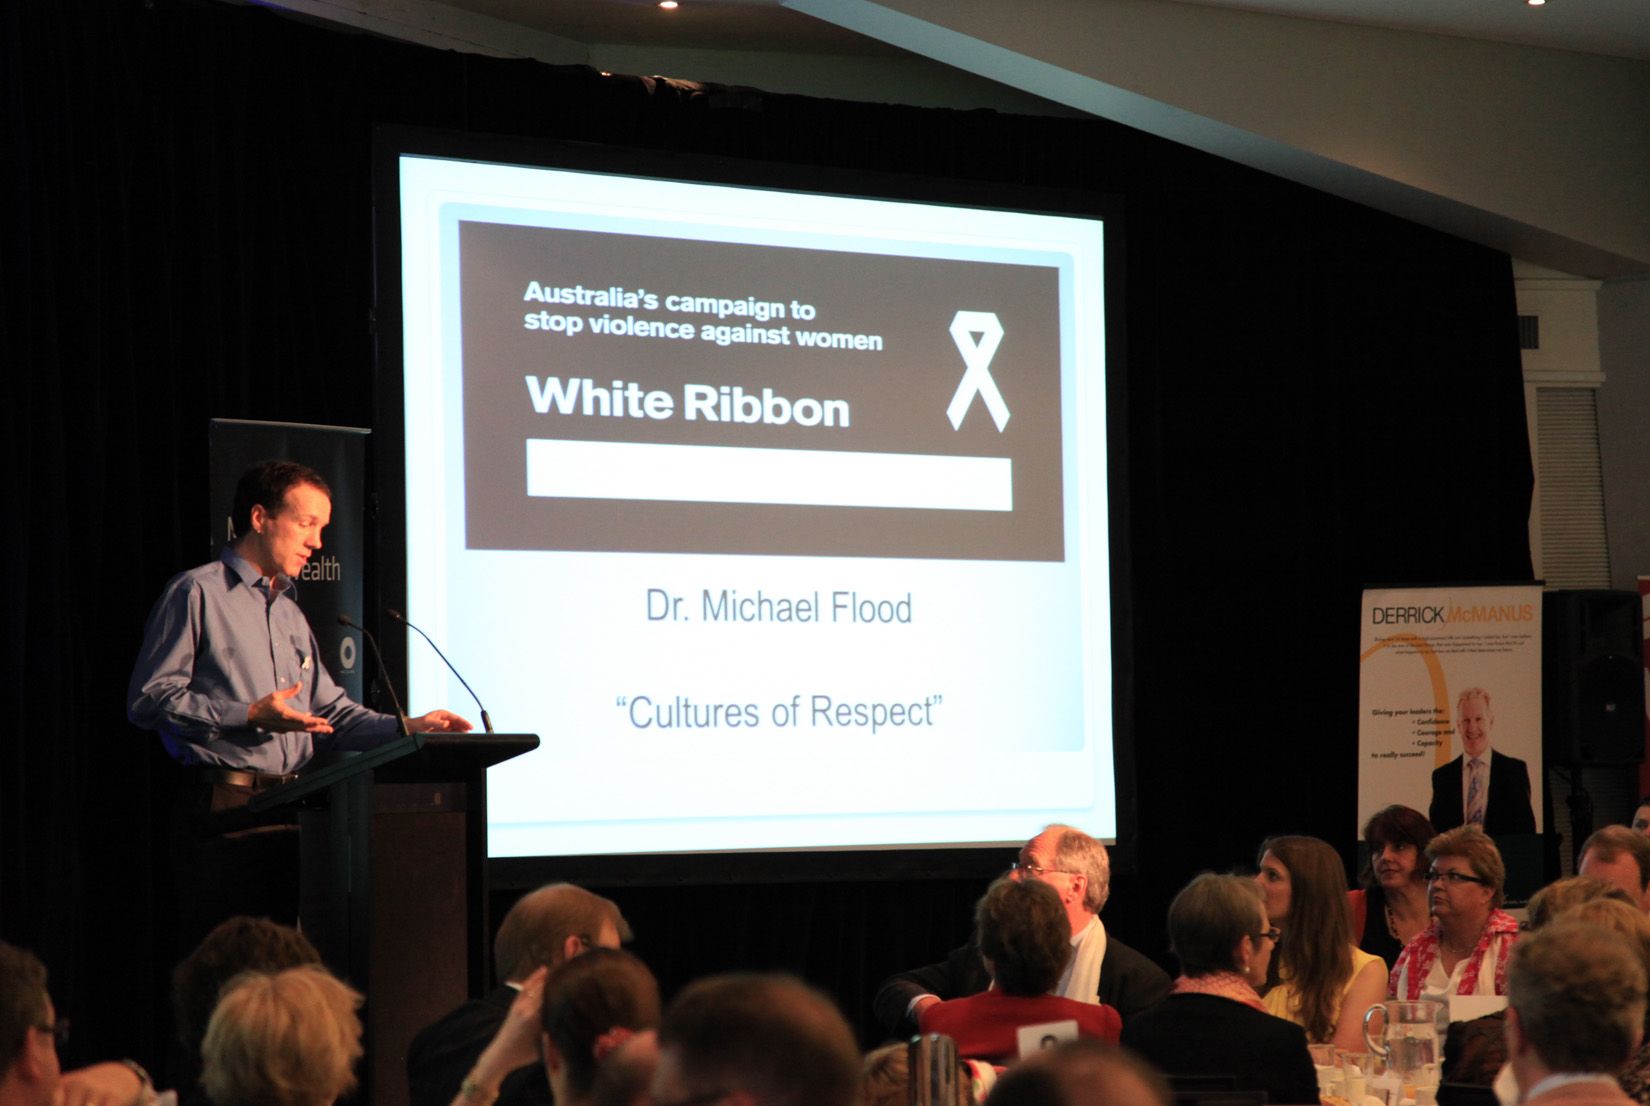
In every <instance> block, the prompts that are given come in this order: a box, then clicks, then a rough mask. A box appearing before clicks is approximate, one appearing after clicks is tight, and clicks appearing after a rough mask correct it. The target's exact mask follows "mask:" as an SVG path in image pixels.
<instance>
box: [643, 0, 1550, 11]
mask: <svg viewBox="0 0 1650 1106" xmlns="http://www.w3.org/2000/svg"><path fill="white" fill-rule="evenodd" d="M1531 2H1532V3H1533V2H1534V0H1531ZM659 6H660V7H661V8H663V9H665V11H667V12H673V11H675V10H676V9H677V8H679V7H681V6H682V5H680V4H678V3H677V2H676V0H659Z"/></svg>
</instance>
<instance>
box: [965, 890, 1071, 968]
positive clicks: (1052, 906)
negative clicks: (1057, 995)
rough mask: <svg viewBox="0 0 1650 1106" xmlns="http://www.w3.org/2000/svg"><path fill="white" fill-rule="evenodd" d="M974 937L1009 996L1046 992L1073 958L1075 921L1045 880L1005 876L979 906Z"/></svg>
mask: <svg viewBox="0 0 1650 1106" xmlns="http://www.w3.org/2000/svg"><path fill="white" fill-rule="evenodd" d="M974 940H975V942H976V943H977V944H978V945H979V947H980V955H981V956H984V957H985V958H986V960H988V961H989V962H990V964H991V970H992V978H993V979H994V980H996V983H997V987H998V989H999V990H1001V991H1002V992H1003V993H1004V994H1006V995H1025V996H1035V995H1046V994H1047V993H1048V992H1049V991H1051V990H1053V989H1054V985H1055V984H1056V983H1058V982H1060V973H1061V972H1064V971H1065V970H1066V964H1067V963H1069V962H1070V960H1071V923H1070V922H1069V921H1068V920H1067V918H1066V910H1065V907H1064V906H1062V905H1061V903H1060V896H1059V894H1058V893H1057V892H1056V891H1055V890H1054V888H1052V887H1050V886H1049V885H1048V884H1046V883H1042V882H1039V881H1038V880H1034V879H1025V880H1014V879H1009V878H1007V877H1006V876H1005V877H1003V878H1001V879H998V880H997V881H995V882H994V883H992V885H991V886H990V887H989V888H987V889H986V892H985V894H984V895H982V896H980V901H979V902H978V903H977V904H975V907H974Z"/></svg>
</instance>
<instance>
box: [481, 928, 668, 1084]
mask: <svg viewBox="0 0 1650 1106" xmlns="http://www.w3.org/2000/svg"><path fill="white" fill-rule="evenodd" d="M658 1025H659V984H658V983H657V982H656V981H655V980H654V978H653V973H652V972H650V971H648V970H647V965H645V964H643V963H642V962H641V961H640V960H638V959H636V958H635V957H634V956H632V955H631V954H630V953H628V952H624V951H623V950H620V949H603V948H598V949H592V950H590V951H589V952H587V953H585V954H584V955H582V956H578V957H576V958H574V959H570V960H564V961H563V962H562V963H560V964H558V965H557V966H556V967H555V968H553V969H549V970H548V971H547V970H545V969H543V968H540V969H538V970H536V971H535V972H534V973H533V974H532V975H530V976H528V978H527V979H526V981H524V983H523V985H522V988H521V991H520V993H519V994H518V995H517V997H516V999H515V1001H514V1002H513V1003H511V1006H510V1011H509V1014H508V1016H507V1017H506V1018H505V1021H504V1024H503V1025H502V1026H501V1027H500V1028H499V1031H498V1033H497V1034H496V1035H495V1036H494V1037H493V1039H492V1040H491V1041H490V1042H488V1044H487V1046H486V1048H484V1049H482V1051H481V1055H480V1056H479V1057H478V1058H477V1059H476V1063H475V1066H474V1067H473V1068H471V1069H470V1072H469V1074H467V1075H466V1076H465V1077H464V1079H463V1081H462V1082H461V1083H460V1085H459V1091H458V1094H457V1095H456V1096H454V1098H453V1106H489V1104H490V1103H492V1102H493V1101H495V1100H496V1099H497V1098H498V1096H499V1087H500V1085H501V1084H502V1083H503V1081H504V1079H505V1078H506V1077H507V1076H508V1075H509V1074H510V1073H511V1072H513V1071H517V1070H519V1069H521V1068H523V1067H525V1066H527V1065H530V1064H533V1063H534V1062H535V1061H542V1062H543V1065H544V1069H545V1072H546V1073H547V1074H548V1078H549V1085H550V1092H551V1095H552V1097H553V1098H554V1099H555V1102H556V1104H557V1106H589V1104H590V1102H591V1100H592V1097H593V1089H594V1087H595V1083H596V1076H597V1074H598V1072H599V1071H600V1070H601V1068H602V1066H603V1063H604V1061H606V1059H607V1058H608V1056H609V1054H610V1053H612V1052H614V1051H615V1050H616V1049H618V1048H619V1046H620V1045H622V1044H624V1043H626V1042H627V1041H629V1040H630V1039H631V1038H632V1037H633V1036H634V1035H635V1034H637V1033H646V1032H650V1031H652V1030H654V1029H656V1028H657V1027H658Z"/></svg>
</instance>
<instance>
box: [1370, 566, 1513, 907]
mask: <svg viewBox="0 0 1650 1106" xmlns="http://www.w3.org/2000/svg"><path fill="white" fill-rule="evenodd" d="M1541 606H1542V598H1541V588H1540V587H1539V586H1536V585H1528V586H1512V587H1436V588H1382V589H1370V590H1367V591H1365V592H1364V595H1363V611H1362V622H1361V642H1360V649H1359V662H1360V664H1359V688H1358V719H1359V721H1358V829H1359V831H1360V832H1361V831H1362V828H1363V825H1364V823H1365V822H1367V821H1368V819H1369V817H1370V815H1372V814H1374V813H1375V812H1376V811H1378V810H1381V809H1382V808H1383V807H1386V806H1389V805H1391V804H1393V803H1401V804H1403V805H1404V806H1408V807H1413V808H1414V809H1416V810H1419V811H1421V812H1422V813H1423V814H1426V815H1427V817H1428V818H1429V819H1430V820H1431V821H1432V823H1433V828H1434V829H1436V830H1438V831H1440V832H1442V831H1443V830H1446V829H1452V828H1454V827H1455V826H1459V825H1462V824H1463V823H1466V822H1472V823H1475V824H1477V825H1480V826H1482V827H1483V829H1484V831H1485V832H1486V833H1488V834H1489V835H1490V836H1491V837H1493V838H1495V839H1496V844H1497V845H1498V846H1500V848H1501V852H1502V855H1503V857H1504V858H1505V859H1506V861H1507V868H1508V885H1509V886H1508V890H1509V892H1510V893H1516V892H1517V891H1518V890H1520V889H1521V885H1524V884H1525V883H1526V882H1527V881H1528V880H1534V881H1536V882H1535V884H1532V886H1533V885H1539V880H1540V875H1541V872H1540V849H1539V845H1538V838H1537V837H1536V834H1538V833H1539V832H1540V831H1541V829H1542V828H1543V827H1542V820H1543V819H1542V782H1543V777H1542V760H1541V757H1542V748H1541V727H1542V704H1541Z"/></svg>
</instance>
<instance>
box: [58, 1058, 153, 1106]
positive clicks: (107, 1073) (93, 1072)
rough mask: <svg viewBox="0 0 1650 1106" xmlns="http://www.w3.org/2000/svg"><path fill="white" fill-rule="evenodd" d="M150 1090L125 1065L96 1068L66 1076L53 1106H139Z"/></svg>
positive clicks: (80, 1070)
mask: <svg viewBox="0 0 1650 1106" xmlns="http://www.w3.org/2000/svg"><path fill="white" fill-rule="evenodd" d="M146 1090H148V1088H147V1087H145V1086H144V1083H143V1080H141V1079H139V1078H138V1075H137V1072H135V1071H133V1070H132V1069H131V1068H129V1067H127V1066H126V1065H125V1064H119V1063H114V1062H112V1061H111V1062H109V1063H103V1064H93V1065H91V1066H90V1067H85V1068H76V1069H75V1070H74V1071H66V1072H64V1073H63V1079H62V1081H61V1082H59V1083H58V1085H57V1093H56V1094H55V1095H54V1096H53V1097H52V1106H136V1104H137V1103H138V1102H140V1101H141V1099H140V1097H139V1096H140V1095H142V1094H143V1093H144V1092H145V1091H146Z"/></svg>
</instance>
